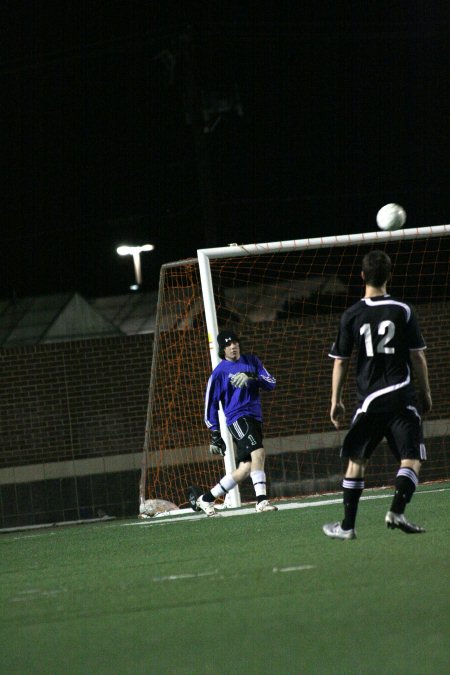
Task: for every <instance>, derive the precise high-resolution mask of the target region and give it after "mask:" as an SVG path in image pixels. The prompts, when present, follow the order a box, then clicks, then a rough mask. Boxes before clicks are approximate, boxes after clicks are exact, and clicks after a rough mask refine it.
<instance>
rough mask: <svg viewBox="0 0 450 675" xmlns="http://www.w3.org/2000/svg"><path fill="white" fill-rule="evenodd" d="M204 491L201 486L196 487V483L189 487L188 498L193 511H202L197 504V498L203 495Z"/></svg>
mask: <svg viewBox="0 0 450 675" xmlns="http://www.w3.org/2000/svg"><path fill="white" fill-rule="evenodd" d="M201 494H202V491H201V490H200V488H198V487H196V486H195V485H191V486H190V487H188V489H187V498H188V502H189V505H190V507H191V509H192V510H193V511H200V510H201V509H200V507H199V506H197V499H198V498H199V497H201Z"/></svg>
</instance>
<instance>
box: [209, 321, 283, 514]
mask: <svg viewBox="0 0 450 675" xmlns="http://www.w3.org/2000/svg"><path fill="white" fill-rule="evenodd" d="M217 344H218V347H219V356H220V358H221V359H222V361H221V362H220V363H219V364H218V365H217V366H216V368H214V370H213V372H212V373H211V376H210V378H209V380H208V385H207V388H206V394H205V423H206V426H207V427H208V429H210V431H211V445H210V452H211V453H212V454H214V455H222V456H224V455H225V452H226V445H225V442H224V440H223V438H222V436H221V434H220V427H219V415H218V412H219V403H222V407H223V411H224V414H225V419H226V423H227V426H228V429H229V430H230V432H231V435H232V437H233V439H234V441H235V444H236V455H237V465H238V466H237V468H236V469H235V470H234V471H232V472H231V473H228V474H226V475H225V476H223V477H222V478H221V479H220V481H219V482H218V483H217V485H215V486H214V487H213V488H212V489H211V490H208V491H207V492H205V493H204V494H203V495H201V496H200V497H199V498H198V499H197V506H198V507H199V508H200V509H202V511H204V512H205V513H206V515H207V516H214V515H216V510H215V508H214V501H215V500H216V499H217V497H221V496H223V495H225V494H227V493H228V492H229V491H230V490H232V489H233V488H234V487H235V486H236V485H237V484H238V483H241V482H242V481H243V480H244V479H245V478H248V477H249V476H250V478H251V479H252V482H253V486H254V489H255V494H256V512H257V513H262V512H263V511H276V510H277V508H276V506H273V504H271V503H270V502H269V500H268V499H267V491H266V474H265V471H264V460H265V453H264V447H263V434H262V410H261V401H260V396H259V394H260V390H261V389H264V390H266V391H272V390H273V389H274V388H275V384H276V380H275V378H274V377H272V375H270V373H268V372H267V370H266V369H265V368H264V366H263V364H262V363H261V361H260V360H259V358H258V357H257V356H254V355H253V354H241V348H240V341H239V338H238V336H237V335H236V333H234V332H233V331H230V330H224V331H221V332H220V333H219V335H218V336H217Z"/></svg>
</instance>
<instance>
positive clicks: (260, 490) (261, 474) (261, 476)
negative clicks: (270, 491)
mask: <svg viewBox="0 0 450 675" xmlns="http://www.w3.org/2000/svg"><path fill="white" fill-rule="evenodd" d="M250 478H251V479H252V482H253V487H254V488H255V494H256V496H257V497H264V498H265V497H266V495H267V487H266V472H265V471H260V470H258V471H252V472H251V473H250Z"/></svg>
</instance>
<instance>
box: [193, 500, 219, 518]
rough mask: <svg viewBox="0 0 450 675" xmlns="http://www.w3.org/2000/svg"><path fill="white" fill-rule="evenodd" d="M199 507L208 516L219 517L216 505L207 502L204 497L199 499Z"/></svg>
mask: <svg viewBox="0 0 450 675" xmlns="http://www.w3.org/2000/svg"><path fill="white" fill-rule="evenodd" d="M197 506H198V507H199V509H201V510H202V511H203V512H204V513H206V515H207V516H218V515H220V514H219V513H217V511H216V509H215V508H214V504H213V503H212V502H205V500H204V499H203V495H202V496H201V497H199V498H198V499H197Z"/></svg>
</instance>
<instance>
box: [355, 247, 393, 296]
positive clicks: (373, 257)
mask: <svg viewBox="0 0 450 675" xmlns="http://www.w3.org/2000/svg"><path fill="white" fill-rule="evenodd" d="M391 269H392V263H391V259H390V257H389V256H388V255H387V253H385V252H384V251H370V253H367V254H366V255H365V256H364V258H363V261H362V271H363V272H364V281H365V282H366V284H369V286H374V287H375V288H379V287H380V286H383V284H385V283H386V281H389V279H390V277H391Z"/></svg>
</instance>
